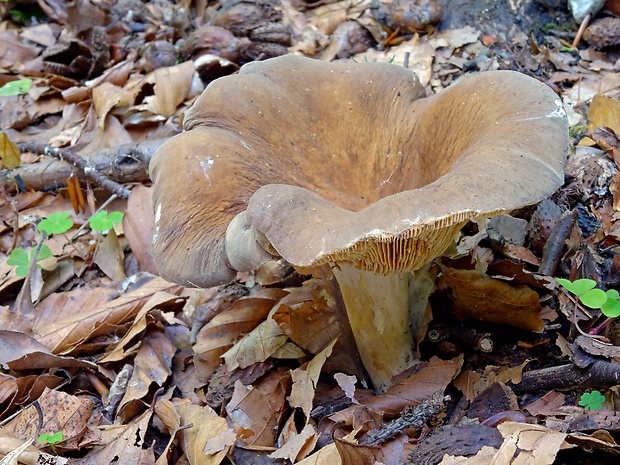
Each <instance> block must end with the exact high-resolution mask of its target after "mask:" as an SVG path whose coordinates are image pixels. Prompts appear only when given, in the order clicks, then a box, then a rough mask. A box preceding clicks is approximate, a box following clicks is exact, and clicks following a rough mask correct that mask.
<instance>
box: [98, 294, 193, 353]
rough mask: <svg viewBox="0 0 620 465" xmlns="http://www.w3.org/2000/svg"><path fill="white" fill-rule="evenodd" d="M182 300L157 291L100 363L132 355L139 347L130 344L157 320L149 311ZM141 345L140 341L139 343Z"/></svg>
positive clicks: (173, 295)
mask: <svg viewBox="0 0 620 465" xmlns="http://www.w3.org/2000/svg"><path fill="white" fill-rule="evenodd" d="M180 301H182V299H181V298H180V297H179V296H177V295H175V294H170V293H168V292H157V293H155V294H154V295H153V296H152V297H151V298H150V299H149V300H148V302H147V303H146V304H144V306H143V307H142V308H141V309H140V311H139V312H138V314H137V315H136V317H135V318H134V321H133V323H132V325H131V328H129V331H127V333H126V334H125V335H124V336H123V338H122V339H121V340H120V341H119V342H118V344H117V345H116V347H114V349H112V350H111V351H110V352H108V353H107V354H106V355H105V356H104V357H103V358H102V359H100V360H99V364H100V365H101V364H105V363H112V362H118V361H120V360H123V359H124V358H125V357H127V356H128V355H130V353H127V352H132V351H134V350H136V349H137V347H135V346H134V347H132V346H130V344H132V343H135V341H136V340H138V341H139V336H140V334H141V333H142V332H143V331H145V330H146V328H147V326H148V325H149V324H152V323H154V322H155V320H154V318H152V317H149V318H147V317H148V316H149V313H150V312H151V311H152V310H154V309H156V308H157V309H161V308H162V307H167V306H170V305H173V304H175V303H178V302H180ZM137 345H139V343H138V344H137Z"/></svg>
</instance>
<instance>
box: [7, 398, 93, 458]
mask: <svg viewBox="0 0 620 465" xmlns="http://www.w3.org/2000/svg"><path fill="white" fill-rule="evenodd" d="M38 404H39V407H40V410H41V412H43V418H40V417H39V415H40V414H39V412H38V410H37V409H36V408H35V407H34V406H33V405H31V406H29V407H27V408H25V409H24V410H22V411H21V412H20V413H19V414H18V415H17V416H16V417H15V418H14V419H12V420H11V421H10V422H8V423H7V424H6V425H5V426H4V427H5V428H6V429H7V430H8V431H11V432H13V433H14V434H15V435H16V436H17V437H19V438H21V439H23V440H28V439H31V438H33V437H35V438H38V437H39V436H40V435H41V434H49V435H53V434H56V433H57V432H58V431H62V433H63V437H62V440H61V441H60V442H59V443H56V444H55V447H59V448H61V449H64V450H72V449H73V450H75V449H78V448H79V440H80V438H81V437H82V436H83V435H84V433H85V431H86V424H87V422H88V420H89V418H90V415H91V412H92V410H93V408H94V406H95V403H94V402H93V401H92V400H90V399H88V398H86V397H84V396H82V397H76V396H72V395H69V394H67V393H65V392H62V391H56V390H51V389H47V388H46V389H45V391H43V394H41V397H39V399H38ZM39 424H41V428H40V429H39Z"/></svg>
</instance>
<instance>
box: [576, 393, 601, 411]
mask: <svg viewBox="0 0 620 465" xmlns="http://www.w3.org/2000/svg"><path fill="white" fill-rule="evenodd" d="M604 402H605V396H604V395H603V394H601V393H600V392H599V391H592V392H584V393H583V394H582V395H581V398H580V399H579V405H581V406H582V407H583V408H585V409H586V410H600V408H601V407H602V406H603V403H604Z"/></svg>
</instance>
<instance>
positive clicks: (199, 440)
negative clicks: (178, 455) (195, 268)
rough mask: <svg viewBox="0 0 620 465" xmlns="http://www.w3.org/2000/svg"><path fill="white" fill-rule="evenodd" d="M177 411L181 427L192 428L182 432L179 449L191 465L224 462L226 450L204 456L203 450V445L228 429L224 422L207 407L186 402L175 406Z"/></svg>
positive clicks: (208, 464)
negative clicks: (188, 426) (189, 426)
mask: <svg viewBox="0 0 620 465" xmlns="http://www.w3.org/2000/svg"><path fill="white" fill-rule="evenodd" d="M177 411H178V412H179V414H180V415H181V420H182V424H183V425H190V424H192V425H193V426H192V427H191V428H187V429H184V430H182V431H181V432H180V433H179V434H180V437H181V448H182V449H183V451H184V452H185V455H186V456H187V458H188V459H189V463H191V464H192V465H218V464H219V463H221V462H222V460H224V457H226V454H227V452H228V449H229V448H227V449H225V450H222V451H220V452H217V453H215V454H205V453H204V452H203V448H204V446H205V443H206V442H207V441H209V440H210V439H212V438H214V437H216V436H217V435H218V434H219V433H220V432H222V431H226V430H228V429H229V427H228V424H227V423H226V420H225V419H224V418H222V417H220V416H219V415H218V414H217V413H216V412H215V411H214V410H213V409H212V408H211V407H209V406H208V405H205V406H202V407H201V406H198V405H193V404H191V403H190V402H188V401H183V403H181V404H180V405H177Z"/></svg>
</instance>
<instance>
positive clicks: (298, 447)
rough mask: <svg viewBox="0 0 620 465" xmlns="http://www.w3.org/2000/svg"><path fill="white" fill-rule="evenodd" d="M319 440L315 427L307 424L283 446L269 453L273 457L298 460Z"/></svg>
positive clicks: (310, 450)
mask: <svg viewBox="0 0 620 465" xmlns="http://www.w3.org/2000/svg"><path fill="white" fill-rule="evenodd" d="M291 418H292V417H291ZM317 440H318V435H317V433H316V431H315V429H314V427H313V426H312V425H306V426H304V428H303V429H302V430H301V431H300V432H299V433H297V434H293V435H291V437H290V438H289V440H288V441H286V443H285V444H284V445H283V446H282V447H280V448H279V449H278V450H276V451H275V452H272V453H271V454H269V457H270V458H272V459H287V460H290V461H291V462H293V463H295V462H298V461H299V460H302V459H304V458H305V457H306V456H307V455H308V454H309V453H310V452H312V449H314V446H315V445H316V442H317Z"/></svg>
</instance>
